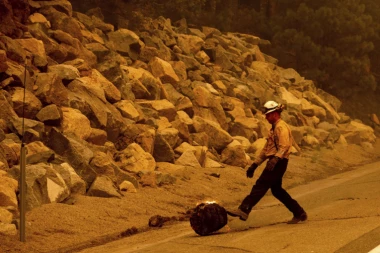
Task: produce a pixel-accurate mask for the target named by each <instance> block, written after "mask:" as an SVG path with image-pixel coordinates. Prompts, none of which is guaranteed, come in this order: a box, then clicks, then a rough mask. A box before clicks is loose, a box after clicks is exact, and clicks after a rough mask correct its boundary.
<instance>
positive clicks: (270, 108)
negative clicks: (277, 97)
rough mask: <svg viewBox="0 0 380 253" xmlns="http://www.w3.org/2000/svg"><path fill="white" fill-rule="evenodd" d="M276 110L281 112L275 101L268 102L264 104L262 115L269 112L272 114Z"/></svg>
mask: <svg viewBox="0 0 380 253" xmlns="http://www.w3.org/2000/svg"><path fill="white" fill-rule="evenodd" d="M276 110H280V111H281V105H280V104H278V103H277V102H275V101H268V102H266V103H265V104H264V114H268V113H270V112H274V111H276Z"/></svg>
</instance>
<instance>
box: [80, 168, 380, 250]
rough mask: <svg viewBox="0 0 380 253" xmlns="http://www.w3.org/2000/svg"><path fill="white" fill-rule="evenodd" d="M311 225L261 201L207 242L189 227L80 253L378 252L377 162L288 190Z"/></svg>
mask: <svg viewBox="0 0 380 253" xmlns="http://www.w3.org/2000/svg"><path fill="white" fill-rule="evenodd" d="M290 194H291V195H292V196H293V197H294V198H296V199H297V200H298V201H299V202H300V203H301V204H302V206H303V207H304V208H305V209H306V210H307V212H308V215H309V220H308V221H307V222H306V223H303V224H296V225H288V224H286V221H287V220H288V219H289V218H291V215H290V213H289V212H288V211H287V210H286V209H285V207H283V206H282V205H280V204H279V202H278V201H277V200H275V199H274V198H273V197H271V196H265V197H264V199H263V200H262V202H260V203H259V205H258V206H257V207H256V208H255V210H254V211H252V213H251V214H250V216H249V219H248V220H247V221H246V222H243V221H240V220H239V219H236V218H232V219H231V220H230V221H229V223H228V226H226V227H225V228H223V229H222V230H221V231H220V232H219V233H217V234H214V235H211V236H203V237H202V236H198V235H197V234H195V233H194V231H193V230H192V229H191V228H190V226H189V224H188V223H184V224H179V225H174V226H167V227H163V228H161V229H157V230H154V231H150V232H147V233H141V234H137V235H134V236H131V237H128V238H124V239H122V240H119V241H115V242H111V243H108V244H105V245H102V246H99V247H95V248H89V249H86V250H83V251H81V252H82V253H100V252H101V253H107V252H112V253H131V252H136V253H142V252H144V253H150V252H154V253H160V252H162V253H172V252H173V253H174V252H175V253H178V252H180V253H187V252H189V253H190V252H191V253H194V252H196V253H203V252H204V253H214V252H215V253H216V252H218V253H227V252H228V253H244V252H264V253H267V252H268V253H269V252H284V253H286V252H289V253H290V252H291V253H297V252H300V253H301V252H302V253H305V252H314V253H317V252H321V253H328V252H336V253H350V252H352V253H354V252H355V253H361V252H363V253H367V252H369V251H371V250H373V252H375V251H376V252H377V253H378V252H380V249H375V248H376V247H378V246H379V245H380V162H377V163H373V164H369V165H365V166H362V167H360V168H357V169H355V170H353V171H350V172H346V173H343V174H339V175H335V176H333V177H331V178H328V179H325V180H320V181H314V182H312V183H310V184H307V185H303V186H299V187H296V188H293V189H291V190H290Z"/></svg>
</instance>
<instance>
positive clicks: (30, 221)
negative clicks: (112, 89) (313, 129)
mask: <svg viewBox="0 0 380 253" xmlns="http://www.w3.org/2000/svg"><path fill="white" fill-rule="evenodd" d="M375 160H380V141H377V143H375V144H374V148H373V149H367V150H366V149H365V148H363V147H361V146H358V145H349V146H347V147H344V146H338V145H336V146H335V147H334V149H333V150H331V149H325V148H322V149H320V150H309V151H307V150H304V151H303V153H302V155H301V156H291V158H290V161H289V166H288V170H287V172H286V174H285V177H284V188H286V189H289V188H291V187H294V186H296V185H299V184H304V183H307V182H310V181H313V180H317V179H322V178H326V177H328V176H331V175H333V174H337V173H340V172H345V171H348V170H353V169H355V166H357V165H361V164H365V163H369V162H371V161H375ZM262 169H263V165H262V166H260V167H259V169H258V170H257V171H256V172H255V176H254V178H253V179H248V178H246V176H245V170H244V169H242V168H238V167H231V166H226V167H224V168H191V167H186V168H183V167H182V168H180V167H177V166H173V165H169V164H165V163H159V164H158V170H161V171H167V172H170V173H172V174H173V175H175V176H176V178H177V181H176V183H175V184H172V185H163V186H160V187H140V188H139V189H138V190H137V193H128V192H127V193H125V196H124V197H122V198H120V199H118V198H97V197H86V196H75V198H74V199H75V203H74V204H72V203H70V204H62V203H61V204H56V203H54V204H48V205H44V206H42V207H40V208H36V209H33V210H32V211H30V212H28V213H27V216H26V220H27V224H26V242H24V243H23V242H20V241H19V236H14V237H10V236H1V235H0V252H1V253H3V252H28V253H30V252H76V251H79V250H81V249H84V248H88V247H91V246H95V245H100V244H102V243H105V242H107V241H111V240H116V239H118V238H120V237H123V236H131V235H133V234H134V233H141V232H144V231H147V230H149V229H159V228H152V227H149V226H148V222H149V219H150V218H151V217H153V216H155V215H160V216H162V217H167V219H170V221H168V222H165V223H164V226H168V225H170V224H173V223H178V222H189V221H188V220H186V219H185V217H186V212H187V211H188V210H190V209H191V208H194V207H195V206H196V205H197V203H200V202H202V201H207V200H214V201H217V202H218V203H220V204H221V205H222V206H224V207H227V208H233V207H237V206H238V205H239V204H240V201H241V200H242V199H243V198H244V197H245V196H246V195H247V194H248V193H249V191H250V189H251V187H252V185H253V183H254V182H255V180H256V179H257V177H258V176H259V175H260V173H261V171H262ZM215 175H219V177H217V176H215ZM268 194H270V193H268ZM301 204H302V203H301ZM289 218H291V214H290V213H289ZM189 226H190V225H189Z"/></svg>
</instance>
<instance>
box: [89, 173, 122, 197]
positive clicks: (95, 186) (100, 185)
mask: <svg viewBox="0 0 380 253" xmlns="http://www.w3.org/2000/svg"><path fill="white" fill-rule="evenodd" d="M87 195H88V196H94V197H103V198H112V197H116V198H120V197H121V196H122V195H121V194H120V193H119V192H118V190H117V188H116V187H115V185H114V183H113V182H112V180H111V179H110V178H109V177H106V176H99V177H97V178H96V179H95V180H94V182H93V183H92V185H91V186H90V188H89V189H88V191H87Z"/></svg>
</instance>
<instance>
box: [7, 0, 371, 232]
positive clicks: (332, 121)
mask: <svg viewBox="0 0 380 253" xmlns="http://www.w3.org/2000/svg"><path fill="white" fill-rule="evenodd" d="M18 2H20V3H23V4H24V5H26V6H27V8H23V9H22V10H23V11H24V13H23V15H21V16H22V17H24V16H25V19H24V20H22V19H21V20H20V19H18V20H17V18H16V17H15V16H14V17H13V19H12V17H11V16H9V15H7V16H3V14H1V13H0V16H3V17H6V18H8V19H9V22H13V24H15V25H14V27H13V28H14V29H8V28H9V26H0V86H1V90H0V107H1V110H0V141H1V142H0V224H1V225H0V233H1V232H2V231H10V232H7V233H13V232H14V231H15V230H14V227H12V226H13V225H12V224H10V223H11V221H12V219H13V218H14V217H15V216H17V212H18V211H17V210H18V202H17V196H16V192H17V189H18V183H17V179H18V177H19V171H20V168H19V160H20V147H21V143H25V144H26V149H27V166H26V173H27V192H28V194H27V207H28V209H32V208H34V207H37V206H40V205H42V204H45V203H51V202H63V201H65V200H67V199H68V198H69V197H70V195H71V194H87V195H89V196H101V197H120V196H122V194H123V192H124V191H128V192H135V191H136V189H137V188H138V187H139V185H153V186H157V185H158V186H159V185H162V184H167V183H169V184H170V183H174V182H175V180H176V178H175V177H174V176H173V175H171V173H170V169H175V168H176V167H177V166H192V167H222V166H223V164H229V165H233V166H240V167H245V166H246V165H248V164H249V163H250V159H251V158H253V157H254V156H255V155H256V153H257V151H258V150H260V149H261V147H262V146H263V145H264V144H265V139H264V137H265V136H266V134H267V132H268V129H269V125H268V124H267V123H266V121H265V117H264V116H263V115H262V113H261V112H260V106H261V105H262V103H263V102H265V101H266V100H269V99H272V100H276V101H278V102H281V103H283V104H285V105H286V106H287V110H286V111H284V113H283V118H284V119H285V120H286V121H287V122H289V123H290V124H291V126H292V131H293V135H294V137H295V140H296V142H297V143H298V144H299V145H301V146H303V147H310V148H317V147H320V146H327V147H329V148H333V146H334V144H335V143H337V142H339V143H349V144H350V143H353V144H359V145H365V146H371V143H373V142H374V141H375V135H374V131H373V129H372V128H371V127H369V126H367V125H364V124H362V123H360V122H359V121H356V120H352V119H351V118H349V117H348V116H346V115H345V114H343V113H339V112H338V111H339V107H340V104H341V102H340V101H339V100H338V99H337V98H335V97H334V96H332V95H330V94H328V93H326V92H324V91H322V90H319V89H317V88H316V87H315V85H314V84H313V82H312V81H310V80H305V79H304V78H303V77H301V76H300V75H299V74H298V73H297V72H296V71H294V70H293V69H284V68H281V67H280V66H278V65H277V61H276V59H274V58H272V57H270V56H268V55H265V54H264V53H262V52H261V51H260V45H262V44H268V42H267V41H264V40H262V39H260V38H258V37H255V36H252V35H247V34H237V33H227V34H223V33H221V32H220V31H218V30H217V29H215V28H211V27H202V28H200V29H195V28H189V27H188V26H187V24H186V21H185V20H181V21H179V22H176V24H175V25H172V24H171V21H170V20H168V19H165V18H163V17H160V18H158V19H156V20H152V19H149V18H143V19H139V20H135V21H134V22H130V25H131V26H132V25H133V27H135V28H136V29H135V30H134V31H131V30H128V29H118V30H115V29H114V26H112V25H110V24H107V23H105V22H103V20H102V15H101V11H100V10H98V9H94V10H90V11H89V12H88V13H87V14H83V13H79V12H74V11H73V10H72V7H71V4H70V2H69V1H66V0H52V1H24V0H14V1H13V0H12V1H10V0H0V5H2V6H5V10H6V11H5V12H6V13H8V14H9V13H19V12H20V11H21V10H20V9H17V11H15V10H16V9H14V8H16V7H17V6H20V3H18ZM18 4H19V5H18ZM21 16H20V15H19V16H18V17H21ZM7 22H8V21H7ZM22 22H24V23H22ZM5 28H7V29H5ZM16 31H17V32H16ZM25 63H26V64H25ZM24 88H25V89H24ZM160 167H161V168H163V167H165V168H166V170H162V169H159V168H160ZM4 224H6V225H4ZM12 231H13V232H12Z"/></svg>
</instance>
